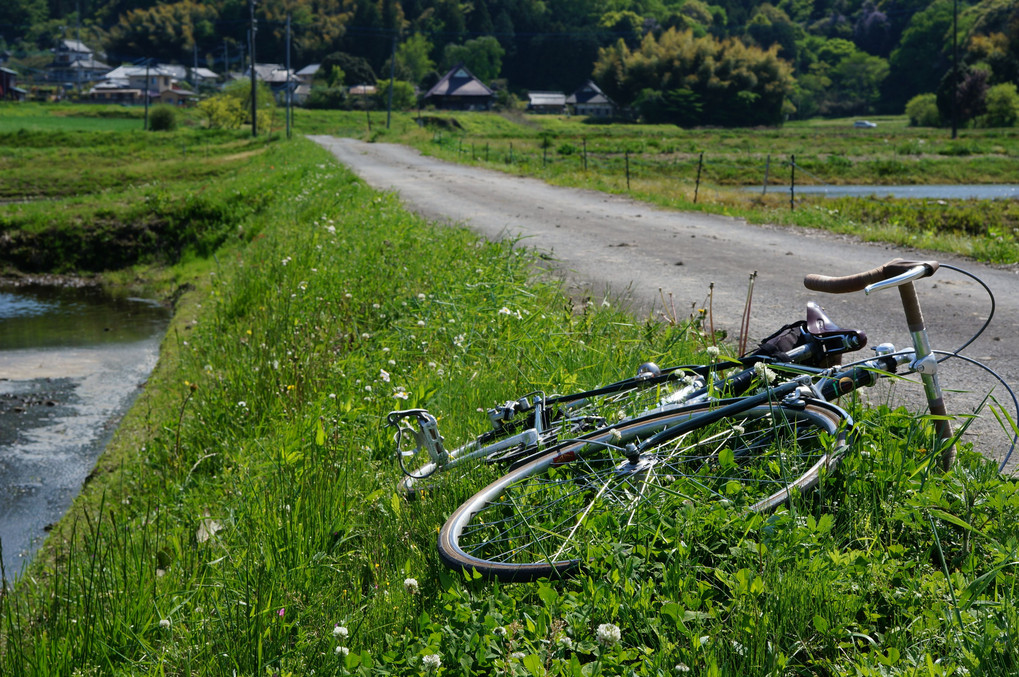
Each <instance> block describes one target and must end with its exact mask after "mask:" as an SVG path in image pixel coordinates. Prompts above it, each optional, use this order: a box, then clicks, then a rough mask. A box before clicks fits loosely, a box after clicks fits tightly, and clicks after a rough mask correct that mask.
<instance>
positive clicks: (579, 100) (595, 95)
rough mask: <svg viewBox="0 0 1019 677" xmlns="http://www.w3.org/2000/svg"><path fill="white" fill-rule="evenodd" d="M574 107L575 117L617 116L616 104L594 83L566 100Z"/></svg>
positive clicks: (583, 87)
mask: <svg viewBox="0 0 1019 677" xmlns="http://www.w3.org/2000/svg"><path fill="white" fill-rule="evenodd" d="M566 103H568V104H569V105H570V106H572V107H573V113H574V115H589V116H591V117H596V118H610V117H613V116H614V115H615V114H616V104H615V102H614V101H613V100H612V99H610V98H609V97H607V96H606V95H605V93H604V92H602V91H601V89H599V88H598V85H596V84H594V81H592V80H588V81H587V82H585V83H584V85H583V86H582V87H581V88H580V89H578V90H577V91H575V92H574V93H573V94H570V96H569V97H568V98H567V99H566Z"/></svg>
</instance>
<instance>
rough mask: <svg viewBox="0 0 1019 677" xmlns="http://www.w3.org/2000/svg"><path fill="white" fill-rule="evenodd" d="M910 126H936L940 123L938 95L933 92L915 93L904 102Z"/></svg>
mask: <svg viewBox="0 0 1019 677" xmlns="http://www.w3.org/2000/svg"><path fill="white" fill-rule="evenodd" d="M906 116H907V117H908V118H909V126H910V127H937V126H939V125H940V124H941V114H940V113H939V112H938V97H937V96H936V95H934V94H917V95H916V96H914V97H913V98H912V99H910V100H909V102H908V103H907V104H906Z"/></svg>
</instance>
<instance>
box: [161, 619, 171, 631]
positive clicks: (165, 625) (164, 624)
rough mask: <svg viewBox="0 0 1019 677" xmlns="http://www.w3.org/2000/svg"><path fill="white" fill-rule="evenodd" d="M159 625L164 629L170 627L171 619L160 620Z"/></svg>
mask: <svg viewBox="0 0 1019 677" xmlns="http://www.w3.org/2000/svg"><path fill="white" fill-rule="evenodd" d="M159 627H161V628H163V629H164V630H166V629H168V628H169V627H170V619H169V618H163V619H162V620H160V621H159Z"/></svg>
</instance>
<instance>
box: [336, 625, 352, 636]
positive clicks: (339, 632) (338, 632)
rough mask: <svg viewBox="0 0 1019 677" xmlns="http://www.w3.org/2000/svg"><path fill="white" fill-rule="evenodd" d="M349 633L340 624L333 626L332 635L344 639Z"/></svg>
mask: <svg viewBox="0 0 1019 677" xmlns="http://www.w3.org/2000/svg"><path fill="white" fill-rule="evenodd" d="M349 635H350V632H349V631H348V630H347V629H346V628H345V627H343V626H342V625H337V626H336V627H335V628H333V637H338V638H340V639H346V638H347V637H348V636H349Z"/></svg>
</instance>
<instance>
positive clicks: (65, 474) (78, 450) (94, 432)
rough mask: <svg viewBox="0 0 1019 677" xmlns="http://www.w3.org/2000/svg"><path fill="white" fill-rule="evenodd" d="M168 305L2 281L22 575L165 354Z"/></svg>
mask: <svg viewBox="0 0 1019 677" xmlns="http://www.w3.org/2000/svg"><path fill="white" fill-rule="evenodd" d="M168 321H169V312H168V311H167V310H166V309H165V308H163V307H162V306H160V305H159V304H157V303H154V302H151V301H145V300H142V299H133V298H114V297H111V296H109V295H107V294H105V293H103V292H102V291H100V290H99V289H96V288H94V287H53V286H27V287H4V286H0V546H2V548H3V566H4V569H5V571H6V574H7V577H8V578H13V577H14V576H15V575H17V574H18V573H19V572H21V571H22V570H23V568H24V566H25V564H27V563H28V562H29V561H30V559H31V557H32V555H33V554H34V552H35V551H36V549H37V548H38V547H39V545H41V543H42V540H43V539H44V538H45V536H46V532H47V531H48V529H49V527H50V526H51V525H52V524H53V523H55V522H56V521H58V520H59V519H60V518H61V516H63V514H64V513H65V512H66V510H67V508H68V507H69V506H70V504H71V502H72V501H73V500H74V497H75V496H76V495H77V494H78V491H79V490H80V489H81V487H82V485H83V483H84V482H85V480H86V478H87V477H88V475H89V473H90V472H91V471H92V468H93V467H94V465H95V462H96V459H97V458H98V457H99V455H100V454H101V453H102V451H103V448H104V447H105V446H106V444H107V442H109V440H110V437H111V436H112V435H113V431H114V430H115V428H116V425H117V423H118V422H119V420H120V418H121V417H122V416H123V414H124V413H125V412H126V411H127V409H128V408H129V407H130V406H131V404H132V403H133V402H134V399H135V397H136V396H137V395H138V393H139V391H140V388H141V386H142V385H143V384H144V382H145V380H146V379H147V378H148V375H149V373H150V372H151V371H152V368H153V367H154V366H155V364H156V360H157V358H158V356H159V343H160V341H161V339H162V336H163V334H164V333H165V331H166V326H167V323H168Z"/></svg>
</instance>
